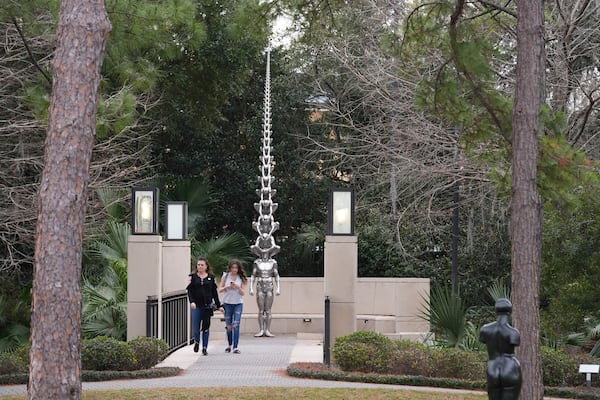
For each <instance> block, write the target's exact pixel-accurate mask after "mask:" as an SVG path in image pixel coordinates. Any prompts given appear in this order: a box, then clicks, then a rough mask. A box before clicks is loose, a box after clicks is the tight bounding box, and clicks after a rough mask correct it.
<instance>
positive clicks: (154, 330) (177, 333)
mask: <svg viewBox="0 0 600 400" xmlns="http://www.w3.org/2000/svg"><path fill="white" fill-rule="evenodd" d="M187 312H188V299H187V292H186V291H185V290H182V291H179V292H174V293H169V294H165V295H163V297H162V335H161V337H162V339H164V340H165V341H166V342H167V343H168V344H169V354H170V353H172V352H174V351H175V350H177V349H179V348H181V347H184V346H186V345H187V340H188V330H189V327H188V316H187V315H188V314H187ZM146 336H148V337H158V296H148V299H147V300H146Z"/></svg>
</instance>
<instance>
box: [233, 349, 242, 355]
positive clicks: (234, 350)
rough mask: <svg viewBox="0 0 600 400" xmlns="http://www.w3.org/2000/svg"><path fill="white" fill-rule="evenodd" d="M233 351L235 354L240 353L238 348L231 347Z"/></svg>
mask: <svg viewBox="0 0 600 400" xmlns="http://www.w3.org/2000/svg"><path fill="white" fill-rule="evenodd" d="M233 352H234V353H235V354H240V353H241V351H240V349H233Z"/></svg>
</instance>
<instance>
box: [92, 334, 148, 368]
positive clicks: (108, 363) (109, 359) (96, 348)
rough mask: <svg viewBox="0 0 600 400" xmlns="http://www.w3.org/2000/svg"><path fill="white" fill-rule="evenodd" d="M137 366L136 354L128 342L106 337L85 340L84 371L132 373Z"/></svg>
mask: <svg viewBox="0 0 600 400" xmlns="http://www.w3.org/2000/svg"><path fill="white" fill-rule="evenodd" d="M136 365H137V360H136V358H135V352H134V351H133V349H132V348H131V347H130V346H129V344H128V343H127V342H121V341H119V340H117V339H114V338H110V337H106V336H98V337H96V338H94V339H85V340H83V345H82V350H81V366H82V369H84V370H95V371H107V370H111V371H131V370H134V369H135V368H136Z"/></svg>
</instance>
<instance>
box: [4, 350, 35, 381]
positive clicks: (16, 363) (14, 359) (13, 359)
mask: <svg viewBox="0 0 600 400" xmlns="http://www.w3.org/2000/svg"><path fill="white" fill-rule="evenodd" d="M27 369H28V366H27V362H25V361H23V359H22V358H21V357H20V356H19V354H17V353H16V352H9V353H0V375H12V374H22V373H26V372H27Z"/></svg>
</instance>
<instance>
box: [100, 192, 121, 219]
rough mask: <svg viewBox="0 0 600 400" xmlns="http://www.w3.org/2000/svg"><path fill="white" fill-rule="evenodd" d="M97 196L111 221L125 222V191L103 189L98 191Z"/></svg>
mask: <svg viewBox="0 0 600 400" xmlns="http://www.w3.org/2000/svg"><path fill="white" fill-rule="evenodd" d="M96 195H97V196H98V200H100V203H102V205H103V206H104V209H105V210H106V213H107V214H108V215H109V217H111V219H114V220H115V221H123V220H124V218H125V215H126V207H125V205H124V202H125V200H124V199H126V198H127V193H126V191H125V190H124V189H122V188H109V187H102V188H98V189H96Z"/></svg>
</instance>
